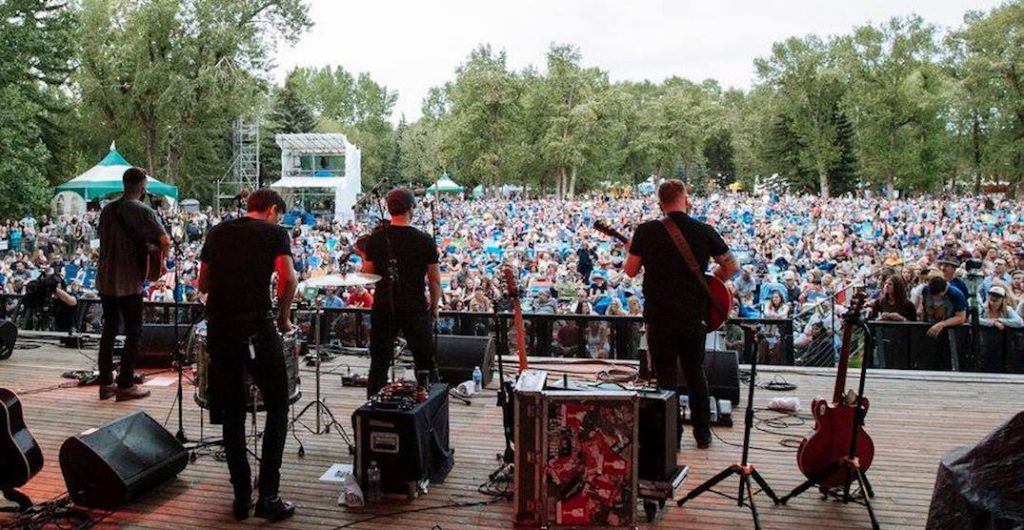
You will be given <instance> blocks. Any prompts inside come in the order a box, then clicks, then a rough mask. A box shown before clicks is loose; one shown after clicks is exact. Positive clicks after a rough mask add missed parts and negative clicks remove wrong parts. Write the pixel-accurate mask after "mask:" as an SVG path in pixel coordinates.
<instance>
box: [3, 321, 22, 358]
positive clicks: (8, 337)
mask: <svg viewBox="0 0 1024 530" xmlns="http://www.w3.org/2000/svg"><path fill="white" fill-rule="evenodd" d="M15 342H18V326H16V325H15V324H14V322H11V321H10V320H0V361H2V360H4V359H8V358H10V356H11V354H13V353H14V343H15Z"/></svg>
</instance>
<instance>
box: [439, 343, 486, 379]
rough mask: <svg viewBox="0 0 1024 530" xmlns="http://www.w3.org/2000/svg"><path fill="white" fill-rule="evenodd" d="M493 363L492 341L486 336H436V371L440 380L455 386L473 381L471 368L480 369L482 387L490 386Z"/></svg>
mask: <svg viewBox="0 0 1024 530" xmlns="http://www.w3.org/2000/svg"><path fill="white" fill-rule="evenodd" d="M492 363H494V339H493V338H491V337H488V336H483V337H476V336H473V335H438V337H437V369H438V371H439V372H440V373H441V380H442V381H444V382H446V383H448V384H450V385H453V386H454V385H457V384H459V383H461V382H463V381H469V380H471V379H473V368H474V367H476V366H479V367H480V371H482V372H483V374H484V386H486V385H489V384H491V379H492V376H493V374H492V370H491V365H492Z"/></svg>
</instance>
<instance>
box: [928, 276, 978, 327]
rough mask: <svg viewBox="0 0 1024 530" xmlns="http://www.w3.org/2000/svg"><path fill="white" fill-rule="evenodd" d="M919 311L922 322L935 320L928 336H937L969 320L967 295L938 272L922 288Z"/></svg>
mask: <svg viewBox="0 0 1024 530" xmlns="http://www.w3.org/2000/svg"><path fill="white" fill-rule="evenodd" d="M919 312H920V316H921V321H922V322H934V324H933V325H932V327H930V328H928V336H929V337H932V338H935V337H938V336H939V334H940V333H942V330H944V329H946V328H948V327H952V326H959V325H960V324H963V323H964V322H966V321H967V297H966V296H965V295H964V294H963V293H962V292H960V290H959V289H957V288H955V287H953V286H952V285H950V284H949V283H948V282H947V281H946V279H945V278H944V277H943V276H941V275H938V274H936V275H934V276H932V277H930V278H929V279H928V285H925V286H924V289H922V290H921V307H920V308H919Z"/></svg>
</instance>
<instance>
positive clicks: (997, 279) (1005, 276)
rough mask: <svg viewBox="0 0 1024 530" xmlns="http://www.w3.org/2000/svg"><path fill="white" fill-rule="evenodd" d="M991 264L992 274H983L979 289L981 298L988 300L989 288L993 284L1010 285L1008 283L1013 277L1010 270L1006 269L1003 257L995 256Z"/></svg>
mask: <svg viewBox="0 0 1024 530" xmlns="http://www.w3.org/2000/svg"><path fill="white" fill-rule="evenodd" d="M992 264H993V270H992V274H989V275H987V276H985V279H984V280H983V281H982V282H981V291H980V292H979V294H980V295H981V299H982V300H988V293H989V290H990V289H992V286H993V285H995V284H999V283H1002V284H1005V285H1010V283H1012V282H1013V277H1012V276H1010V272H1009V271H1008V270H1007V266H1006V260H1005V259H1003V258H996V260H995V261H993V262H992Z"/></svg>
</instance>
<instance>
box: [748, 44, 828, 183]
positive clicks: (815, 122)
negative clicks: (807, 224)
mask: <svg viewBox="0 0 1024 530" xmlns="http://www.w3.org/2000/svg"><path fill="white" fill-rule="evenodd" d="M832 47H833V43H826V42H824V41H822V40H821V39H820V38H819V37H817V36H814V35H811V36H808V37H804V38H802V39H798V38H789V39H786V40H785V41H783V42H780V43H776V44H775V45H773V46H772V54H771V55H770V56H768V57H767V58H759V59H757V60H756V61H754V65H755V67H756V68H757V75H758V78H759V80H760V82H761V83H763V84H765V85H767V86H769V87H771V88H772V89H774V90H775V91H776V92H777V93H778V109H779V112H780V114H781V115H782V116H783V117H784V118H785V120H786V121H787V122H788V127H787V128H788V130H789V131H790V132H791V133H792V134H793V135H794V136H795V140H796V142H795V143H794V144H795V145H796V146H798V148H799V152H798V158H799V162H800V164H801V165H802V166H804V167H808V168H811V169H813V170H814V172H815V174H816V175H817V177H818V190H819V193H820V194H821V196H822V197H828V196H829V194H830V188H829V178H828V176H829V170H830V169H831V168H832V167H833V166H834V165H835V164H836V162H837V161H838V160H839V159H840V157H841V156H842V149H841V147H840V145H839V143H838V141H837V136H838V131H837V124H836V120H835V116H836V110H837V108H838V107H839V104H840V102H841V101H842V98H843V95H844V93H845V86H844V84H843V79H842V75H841V72H840V71H839V69H838V68H837V67H836V64H835V57H834V54H833V53H832Z"/></svg>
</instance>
